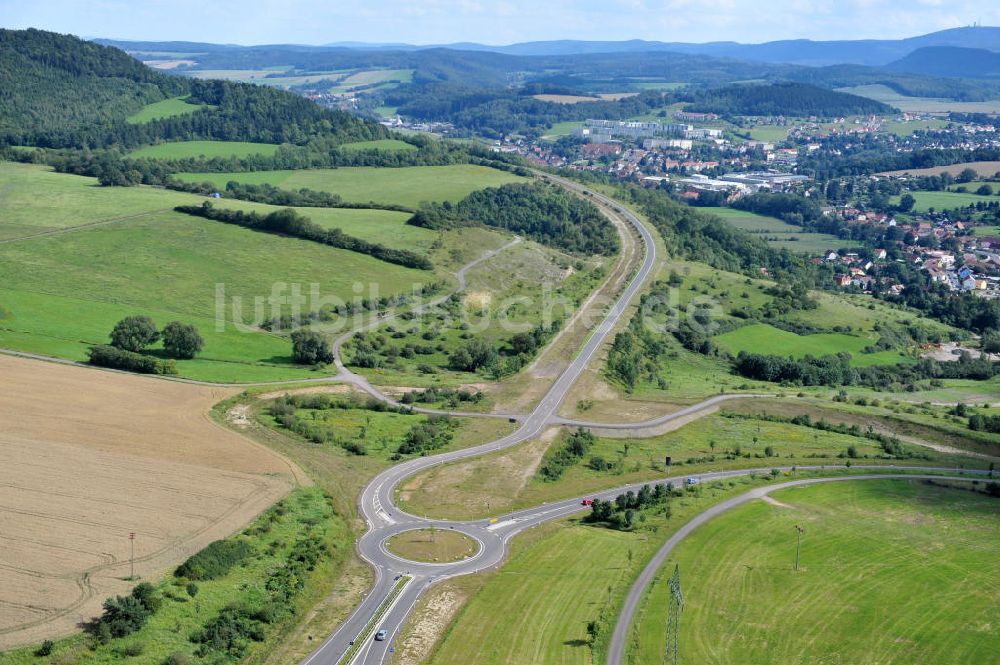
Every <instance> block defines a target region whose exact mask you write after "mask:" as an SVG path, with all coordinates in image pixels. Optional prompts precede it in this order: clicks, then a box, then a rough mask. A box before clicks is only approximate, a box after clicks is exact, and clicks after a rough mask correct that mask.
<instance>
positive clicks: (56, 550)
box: [0, 356, 301, 648]
mask: <svg viewBox="0 0 1000 665" xmlns="http://www.w3.org/2000/svg"><path fill="white" fill-rule="evenodd" d="M0 374H2V375H3V377H4V385H5V390H4V391H3V392H2V393H0V522H2V523H3V524H4V530H3V531H4V532H3V539H4V547H3V548H2V550H0V588H3V589H5V591H7V592H8V593H5V594H4V598H3V602H0V648H8V647H12V646H15V645H18V644H24V643H30V642H35V641H39V640H40V639H41V638H42V637H49V636H53V635H65V634H68V633H71V632H73V631H75V630H77V626H78V624H79V623H81V622H83V621H86V620H88V619H90V618H91V617H92V616H94V614H95V613H97V612H98V611H99V609H100V605H101V603H102V602H103V600H104V598H105V597H107V596H108V595H111V594H114V593H122V592H124V591H126V590H127V589H128V587H129V586H130V585H129V583H128V581H127V580H125V579H124V578H126V577H127V576H128V574H129V559H130V551H129V540H128V534H129V533H130V532H134V533H135V534H136V539H135V569H136V573H137V574H139V575H141V576H143V577H156V576H158V575H160V574H162V573H163V572H164V571H165V570H166V569H168V568H169V567H170V566H171V565H172V564H175V563H177V562H179V561H180V560H181V559H183V558H184V557H186V556H188V555H190V554H192V553H193V552H195V551H197V550H198V549H201V548H202V547H204V546H205V545H207V544H208V543H209V542H211V541H213V540H216V539H218V538H221V537H224V536H227V535H229V534H230V533H232V532H233V531H236V530H238V529H239V528H240V527H242V526H243V525H245V524H246V523H248V522H249V521H250V520H251V519H252V518H253V517H254V516H256V514H257V513H259V512H260V511H262V510H263V509H265V508H266V507H267V506H269V505H270V504H271V503H273V502H274V501H276V500H277V499H278V498H279V497H281V496H282V495H283V494H285V493H286V492H287V491H288V490H289V488H290V487H291V486H292V484H293V483H294V482H296V478H300V477H301V476H300V472H299V471H298V470H297V469H296V468H294V467H292V466H290V464H289V463H288V462H287V461H285V460H284V459H283V458H281V457H280V456H279V455H277V454H276V453H274V452H272V451H270V450H267V449H265V448H263V447H261V446H258V445H255V444H253V443H250V442H249V441H247V440H245V439H243V438H242V437H240V436H239V435H237V434H234V433H232V432H228V431H226V430H223V429H221V428H219V427H218V426H216V425H214V424H213V423H212V422H210V421H209V420H208V418H207V417H206V415H205V414H206V412H207V410H208V408H209V407H210V406H211V405H212V404H213V403H214V402H216V401H217V400H218V399H220V398H221V397H222V396H224V395H225V394H226V392H224V391H221V390H219V389H213V388H201V387H195V386H188V385H182V384H177V383H169V382H164V381H155V380H152V379H149V378H144V377H136V376H130V375H126V374H121V373H111V372H97V371H94V370H90V369H84V368H77V367H72V366H65V365H58V364H54V363H41V362H38V361H31V360H24V359H19V358H13V357H10V356H0ZM53 414H59V417H58V418H54V417H53ZM21 606H28V607H30V608H32V609H31V611H30V612H27V613H25V612H22V611H20V610H19V609H17V608H19V607H21Z"/></svg>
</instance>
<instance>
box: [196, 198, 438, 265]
mask: <svg viewBox="0 0 1000 665" xmlns="http://www.w3.org/2000/svg"><path fill="white" fill-rule="evenodd" d="M212 203H213V205H215V206H217V207H219V208H231V209H235V210H245V211H256V212H258V213H260V214H262V215H266V214H268V213H271V212H274V211H276V210H281V209H282V208H281V207H279V206H272V205H267V204H264V203H252V202H249V201H240V200H238V199H215V200H213V201H212ZM295 210H297V211H298V212H299V213H300V214H302V215H303V216H304V217H308V218H309V219H310V220H312V221H313V222H315V223H316V224H319V225H320V226H322V227H324V228H328V229H332V228H338V229H340V230H341V231H343V232H344V233H346V234H348V235H352V236H354V237H356V238H361V239H362V240H368V241H369V242H376V243H380V244H382V245H385V246H386V247H393V248H396V249H410V250H413V251H416V252H420V253H427V252H429V251H430V248H431V245H433V244H434V241H435V240H436V239H437V238H438V237H439V235H440V234H439V233H438V232H437V231H431V230H430V229H425V228H422V227H419V226H413V225H411V224H407V223H406V221H407V220H408V219H410V217H411V216H412V215H410V213H407V212H397V211H395V210H378V209H371V208H295Z"/></svg>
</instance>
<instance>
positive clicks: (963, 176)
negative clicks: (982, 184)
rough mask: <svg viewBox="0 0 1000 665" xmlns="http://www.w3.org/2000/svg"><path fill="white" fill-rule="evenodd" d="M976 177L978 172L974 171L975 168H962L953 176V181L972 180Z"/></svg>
mask: <svg viewBox="0 0 1000 665" xmlns="http://www.w3.org/2000/svg"><path fill="white" fill-rule="evenodd" d="M977 177H979V174H978V173H976V171H975V169H962V172H961V173H959V174H958V177H957V178H955V182H972V181H973V180H975V179H976V178H977Z"/></svg>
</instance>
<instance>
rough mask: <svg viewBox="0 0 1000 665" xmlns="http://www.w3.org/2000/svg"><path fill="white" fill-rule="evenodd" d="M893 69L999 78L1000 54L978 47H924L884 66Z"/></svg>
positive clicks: (908, 71) (939, 74)
mask: <svg viewBox="0 0 1000 665" xmlns="http://www.w3.org/2000/svg"><path fill="white" fill-rule="evenodd" d="M885 68H886V69H889V70H891V71H894V72H906V73H908V74H923V75H925V76H948V77H960V78H972V79H998V78H1000V53H997V52H996V51H987V50H986V49H980V48H960V47H957V46H927V47H924V48H920V49H917V50H916V51H913V52H912V53H910V54H908V55H906V56H905V57H903V58H900V59H899V60H897V61H895V62H891V63H889V64H888V65H886V66H885Z"/></svg>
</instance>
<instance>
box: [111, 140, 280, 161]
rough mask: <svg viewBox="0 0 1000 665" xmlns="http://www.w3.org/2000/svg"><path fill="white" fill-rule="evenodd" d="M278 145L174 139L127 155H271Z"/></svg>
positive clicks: (184, 157)
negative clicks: (174, 140) (171, 141)
mask: <svg viewBox="0 0 1000 665" xmlns="http://www.w3.org/2000/svg"><path fill="white" fill-rule="evenodd" d="M277 151H278V146H276V145H274V144H271V143H249V142H246V141H176V142H173V143H159V144H157V145H151V146H147V147H145V148H139V149H138V150H133V151H132V152H130V153H129V154H128V156H129V157H134V158H137V159H138V158H142V157H145V158H147V159H189V158H197V157H205V158H208V159H211V158H212V157H249V156H250V155H266V156H270V155H273V154H274V153H276V152H277Z"/></svg>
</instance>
